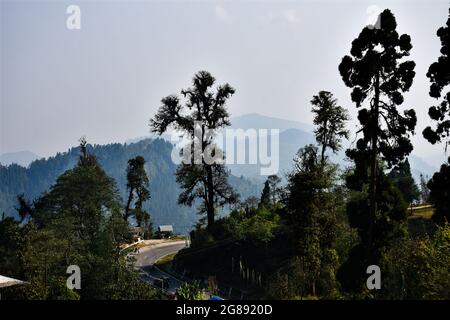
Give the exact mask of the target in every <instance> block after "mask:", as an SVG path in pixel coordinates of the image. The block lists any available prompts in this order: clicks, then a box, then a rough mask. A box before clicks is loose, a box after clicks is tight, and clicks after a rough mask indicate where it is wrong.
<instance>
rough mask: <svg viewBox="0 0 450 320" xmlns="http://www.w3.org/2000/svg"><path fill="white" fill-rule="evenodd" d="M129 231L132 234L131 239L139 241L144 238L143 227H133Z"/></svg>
mask: <svg viewBox="0 0 450 320" xmlns="http://www.w3.org/2000/svg"><path fill="white" fill-rule="evenodd" d="M131 233H132V234H133V240H134V241H139V240H140V239H143V238H144V228H143V227H134V228H132V229H131Z"/></svg>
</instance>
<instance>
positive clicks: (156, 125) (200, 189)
mask: <svg viewBox="0 0 450 320" xmlns="http://www.w3.org/2000/svg"><path fill="white" fill-rule="evenodd" d="M215 81H216V79H215V78H214V77H213V76H212V75H211V74H210V73H209V72H207V71H200V72H198V73H197V74H195V76H194V78H193V80H192V87H191V88H189V89H186V90H182V91H181V94H182V95H183V97H185V98H186V102H185V104H184V105H183V104H182V102H181V101H180V98H179V97H178V96H176V95H170V96H167V97H165V98H163V99H162V100H161V102H162V106H161V107H160V109H159V110H158V112H157V114H156V115H155V117H154V118H153V119H152V120H151V121H150V126H151V129H152V131H153V132H156V133H158V134H162V133H164V132H165V131H166V130H167V129H168V128H169V127H173V128H174V129H176V130H179V131H181V132H183V133H184V134H185V135H187V137H188V138H189V139H190V145H189V146H190V147H189V150H188V149H185V151H190V152H186V153H185V154H183V163H182V164H181V165H180V166H179V167H178V170H177V172H176V177H177V182H178V183H179V184H180V186H181V188H182V189H183V192H182V193H181V194H180V196H179V198H178V201H179V203H180V204H184V205H188V206H191V205H192V204H193V203H194V201H195V200H196V199H201V201H202V204H201V206H200V207H199V211H200V213H206V217H207V223H208V226H211V225H213V224H214V219H215V215H216V208H217V206H223V205H225V204H229V203H233V202H234V201H235V200H236V199H237V195H236V194H235V193H234V191H233V190H232V188H231V186H230V185H229V184H228V180H227V179H228V171H227V170H226V168H225V166H224V165H223V161H220V160H218V159H220V158H222V157H221V155H222V152H221V150H220V149H219V148H217V146H215V145H214V135H215V133H216V131H217V130H218V129H220V128H223V127H226V126H229V125H230V119H229V114H228V112H227V109H226V102H227V100H228V99H229V98H230V97H231V96H232V95H233V94H234V89H233V88H232V87H231V86H230V85H229V84H225V85H221V86H219V87H217V89H216V91H215V92H213V91H212V86H213V85H214V83H215Z"/></svg>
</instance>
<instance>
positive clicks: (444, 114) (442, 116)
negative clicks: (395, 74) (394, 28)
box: [423, 9, 450, 149]
mask: <svg viewBox="0 0 450 320" xmlns="http://www.w3.org/2000/svg"><path fill="white" fill-rule="evenodd" d="M437 36H438V37H439V39H440V40H441V46H442V47H441V54H442V55H441V56H440V57H439V59H438V61H437V62H434V63H432V64H431V65H430V67H429V69H428V72H427V77H428V78H429V79H430V81H431V86H430V97H432V98H436V99H439V98H441V97H442V95H443V93H442V91H443V90H444V88H446V87H447V86H448V85H449V84H450V9H449V17H448V19H447V24H446V26H444V27H441V28H439V30H438V31H437ZM428 114H429V116H430V118H431V119H432V120H434V121H436V128H435V129H432V128H431V127H426V128H425V130H424V131H423V136H424V137H425V139H427V140H428V141H429V142H431V143H432V144H435V143H438V142H441V141H443V140H444V142H445V149H447V145H448V144H449V143H450V140H449V139H450V91H448V92H447V93H446V94H444V97H443V99H442V100H441V102H440V104H439V105H437V106H432V107H430V108H429V110H428Z"/></svg>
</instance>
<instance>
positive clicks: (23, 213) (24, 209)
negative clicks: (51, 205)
mask: <svg viewBox="0 0 450 320" xmlns="http://www.w3.org/2000/svg"><path fill="white" fill-rule="evenodd" d="M17 202H18V203H19V207H18V208H16V210H17V213H18V214H19V217H20V222H23V221H24V220H25V219H26V217H27V216H29V217H32V216H33V213H34V209H33V206H32V205H31V204H30V203H29V202H28V201H27V200H26V199H25V195H24V194H23V193H22V194H20V195H18V196H17Z"/></svg>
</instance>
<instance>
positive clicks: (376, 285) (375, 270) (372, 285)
mask: <svg viewBox="0 0 450 320" xmlns="http://www.w3.org/2000/svg"><path fill="white" fill-rule="evenodd" d="M366 272H367V274H370V276H369V277H368V278H367V281H366V285H367V289H369V290H374V289H376V290H380V289H381V270H380V267H379V266H377V265H375V264H374V265H371V266H368V267H367V270H366Z"/></svg>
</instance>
